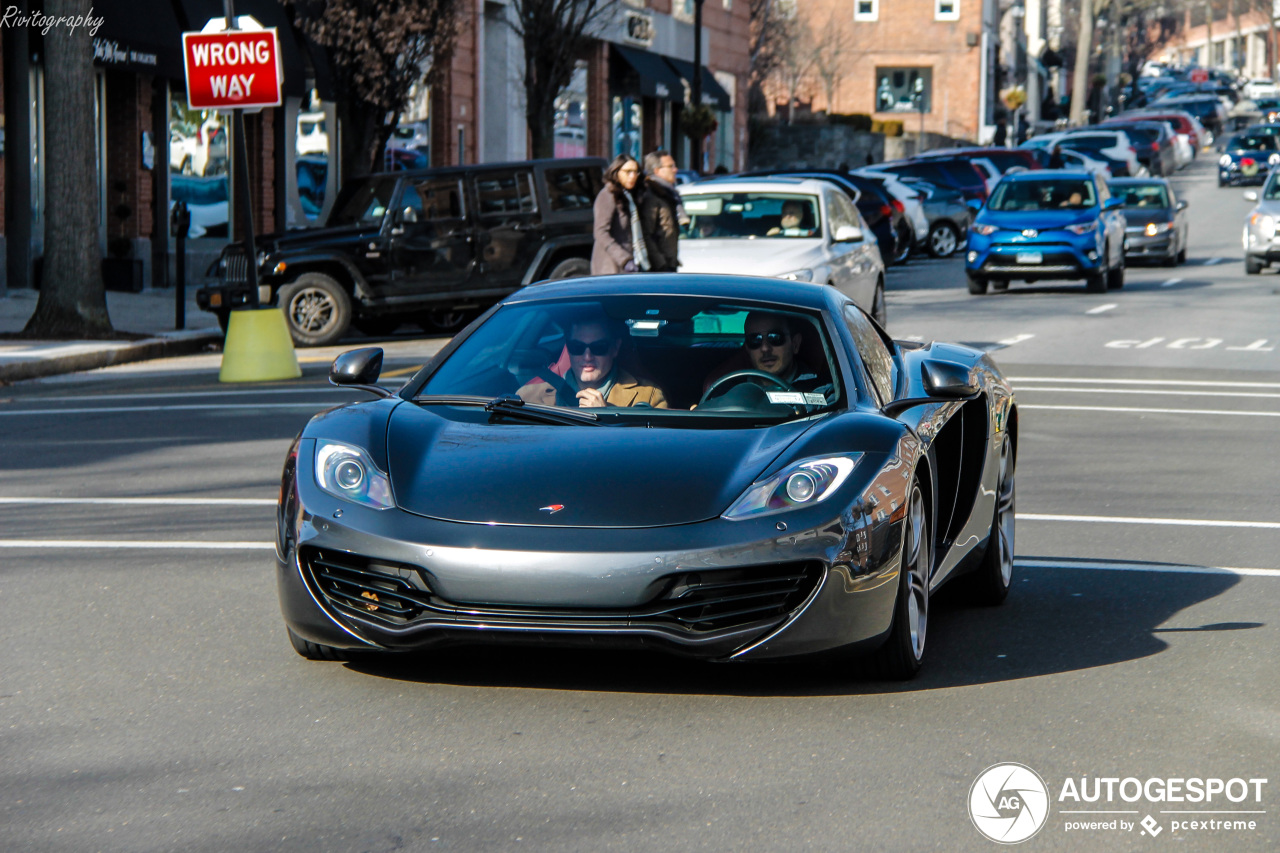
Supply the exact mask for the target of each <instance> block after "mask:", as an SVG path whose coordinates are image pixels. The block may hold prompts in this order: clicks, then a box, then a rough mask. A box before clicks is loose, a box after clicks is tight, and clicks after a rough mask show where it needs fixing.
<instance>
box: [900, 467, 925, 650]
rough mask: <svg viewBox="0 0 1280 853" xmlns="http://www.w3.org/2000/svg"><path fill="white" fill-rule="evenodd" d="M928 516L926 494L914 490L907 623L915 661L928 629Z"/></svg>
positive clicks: (907, 564) (909, 520) (907, 569)
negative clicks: (925, 501)
mask: <svg viewBox="0 0 1280 853" xmlns="http://www.w3.org/2000/svg"><path fill="white" fill-rule="evenodd" d="M927 523H928V522H927V519H926V516H925V511H924V495H923V494H921V492H920V489H919V487H916V488H914V489H912V491H911V504H910V507H909V509H908V514H907V542H906V561H905V572H906V574H905V576H904V577H903V582H905V583H907V584H908V585H909V588H908V590H907V625H908V628H909V631H910V635H911V651H912V654H913V655H914V656H915V659H916V660H920V659H921V658H922V657H924V641H925V630H926V629H927V628H928V625H929V566H930V563H931V560H930V558H929V540H928V533H927V531H926V530H925V525H926V524H927Z"/></svg>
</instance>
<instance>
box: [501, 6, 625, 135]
mask: <svg viewBox="0 0 1280 853" xmlns="http://www.w3.org/2000/svg"><path fill="white" fill-rule="evenodd" d="M615 12H616V4H615V3H614V2H613V0H511V3H510V5H509V6H508V14H509V18H508V23H509V24H510V26H511V28H512V29H513V30H514V31H515V33H516V35H518V36H520V41H521V43H522V44H523V46H524V74H523V82H524V90H525V100H524V103H525V107H524V117H525V124H526V125H527V127H528V128H529V141H530V144H531V145H532V147H533V156H534V157H551V156H554V154H555V118H556V97H557V96H558V95H559V94H560V92H561V90H562V89H564V87H565V86H567V85H569V81H570V80H571V79H572V78H573V70H574V68H575V67H576V65H577V63H578V60H579V59H582V58H583V57H584V55H585V54H586V51H587V47H588V45H589V44H590V43H591V42H592V41H593V40H594V38H595V37H596V36H597V35H598V32H599V30H600V28H601V27H603V26H604V25H605V24H608V23H609V22H610V21H611V20H612V19H613V16H614V14H615Z"/></svg>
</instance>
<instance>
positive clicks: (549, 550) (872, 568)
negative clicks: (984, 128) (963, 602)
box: [273, 196, 1019, 680]
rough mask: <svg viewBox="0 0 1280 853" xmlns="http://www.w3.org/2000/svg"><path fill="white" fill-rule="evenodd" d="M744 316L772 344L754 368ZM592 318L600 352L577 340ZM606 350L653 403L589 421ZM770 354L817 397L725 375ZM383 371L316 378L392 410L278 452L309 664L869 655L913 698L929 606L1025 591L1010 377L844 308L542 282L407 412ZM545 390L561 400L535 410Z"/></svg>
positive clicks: (291, 589)
mask: <svg viewBox="0 0 1280 853" xmlns="http://www.w3.org/2000/svg"><path fill="white" fill-rule="evenodd" d="M837 197H840V198H842V199H843V196H837ZM850 209H852V206H851V205H850ZM584 318H586V320H587V321H588V322H587V323H584V322H583V320H584ZM596 318H598V319H596ZM759 319H765V320H766V321H772V322H773V323H774V324H775V325H773V326H772V327H770V328H769V329H768V331H761V332H755V333H753V334H752V335H751V336H750V337H751V338H754V339H755V341H754V349H752V350H748V346H752V345H753V342H752V341H751V340H750V339H749V338H748V336H747V335H745V334H744V332H745V329H746V327H747V324H748V323H750V322H753V321H756V320H759ZM588 324H590V325H592V326H594V327H596V328H593V329H592V332H591V333H592V334H593V335H594V334H596V333H597V329H602V330H603V333H604V335H605V337H599V338H594V337H593V339H592V340H590V341H582V340H575V339H572V337H571V336H572V335H573V334H574V333H575V330H579V329H582V328H584V327H585V326H587V325H588ZM610 337H611V338H612V340H613V341H614V345H615V348H614V349H613V350H612V351H611V352H612V354H610V355H609V356H608V357H609V358H610V360H611V361H614V362H615V363H617V364H620V365H621V366H622V367H623V369H624V370H625V371H626V372H627V373H630V374H632V375H633V376H634V377H636V378H637V379H639V378H641V377H642V378H643V379H644V380H645V382H646V385H647V386H649V387H650V388H655V387H656V388H660V389H662V390H663V391H664V392H665V394H664V398H665V399H664V403H665V405H664V406H661V407H652V408H651V407H649V406H623V405H617V406H608V407H598V408H582V407H579V406H578V405H576V404H577V402H578V401H577V399H576V397H575V396H574V395H573V391H572V390H571V388H570V387H569V383H568V382H567V381H566V379H564V378H563V374H564V373H566V372H567V371H568V370H574V371H575V373H579V374H580V373H581V372H583V371H585V369H586V368H585V366H582V363H581V359H583V358H584V357H585V356H584V354H585V352H586V351H587V349H590V350H591V352H592V353H593V354H595V353H596V350H595V348H594V347H592V346H591V345H592V344H596V343H598V342H603V343H605V344H607V343H608V340H607V338H610ZM775 338H776V339H778V342H777V343H775V342H774V339H775ZM765 342H767V343H768V344H769V345H770V346H774V347H777V346H781V345H787V346H790V345H794V346H795V348H796V349H798V350H799V352H798V353H797V355H796V358H797V359H802V360H803V361H804V364H805V366H806V368H807V373H806V377H812V378H811V379H808V378H806V381H807V382H808V383H809V384H808V385H806V386H804V388H803V389H798V388H797V386H796V385H793V384H791V382H789V381H787V380H785V379H782V378H781V377H776V376H774V374H771V373H765V372H763V371H756V370H752V371H748V372H744V371H742V370H736V369H734V365H740V364H744V363H745V364H748V365H749V364H752V363H753V361H752V359H751V357H750V354H749V353H750V352H754V351H756V350H759V349H760V348H761V347H762V346H763V344H764V343H765ZM575 345H577V346H578V347H581V349H579V350H578V351H577V353H576V354H573V355H571V353H574V350H573V349H572V348H571V347H573V346H575ZM602 355H603V354H601V355H598V356H596V357H597V358H600V357H601V356H602ZM382 356H383V354H382V350H381V349H378V348H376V347H369V348H366V349H361V350H355V351H353V352H348V353H345V354H343V355H342V356H339V358H338V359H337V360H336V361H335V362H334V364H333V367H332V369H331V370H330V373H329V376H330V381H332V382H334V383H335V384H338V385H341V386H347V387H350V388H353V389H362V390H365V391H368V392H372V393H376V394H377V395H378V396H379V398H380V399H376V400H370V401H368V402H363V403H353V404H348V405H346V406H344V407H341V408H338V409H336V410H330V411H328V412H325V413H322V414H320V415H317V416H316V417H315V418H313V419H312V420H311V421H310V422H309V423H308V424H306V425H305V426H304V427H303V429H302V432H301V433H300V434H299V435H298V437H297V438H296V439H295V440H294V441H293V443H292V445H291V446H290V447H289V450H288V452H287V454H285V461H284V473H283V478H282V482H281V488H280V504H279V507H278V511H277V513H276V519H277V531H276V533H277V537H276V540H275V542H276V543H277V548H276V550H275V551H274V553H275V556H276V563H275V567H276V572H275V578H274V581H275V583H274V584H273V585H274V586H275V587H276V589H277V591H278V593H279V602H280V609H281V612H282V615H283V620H284V623H285V626H286V627H287V629H288V636H289V640H290V643H291V645H292V646H293V648H294V649H295V650H296V651H297V652H298V654H300V655H301V656H302V657H304V658H307V659H310V660H325V661H335V660H341V659H343V658H345V657H347V655H348V653H349V652H357V653H358V652H366V653H374V654H377V653H379V652H395V651H399V652H405V651H423V652H425V653H427V654H448V652H447V651H444V650H445V649H446V647H447V646H448V645H450V644H467V643H481V642H484V643H490V644H492V643H505V644H518V643H526V644H527V643H537V644H540V645H542V646H583V645H587V646H591V647H593V648H601V649H605V648H612V649H623V650H625V649H643V650H650V651H654V650H656V651H662V652H666V653H674V654H680V655H685V656H690V657H694V658H699V659H703V660H721V661H752V660H777V659H783V660H785V659H786V658H788V657H793V656H796V655H801V654H815V653H818V652H827V651H831V652H840V653H841V654H839V655H836V656H833V657H831V658H830V659H829V660H828V661H827V663H826V668H825V669H823V670H821V678H823V679H830V678H831V677H833V676H832V675H831V672H830V670H829V668H830V667H831V666H833V665H837V666H838V665H840V663H839V662H840V661H841V660H842V659H846V658H844V655H848V654H850V653H854V652H858V653H859V654H860V655H863V656H868V657H867V660H866V661H865V662H859V663H858V664H855V665H856V666H858V667H859V668H861V667H864V666H867V667H870V671H871V672H873V673H874V677H878V678H881V679H884V678H889V679H899V680H900V679H908V678H911V677H912V676H914V675H915V674H916V673H917V671H918V670H919V669H920V667H921V664H922V663H923V662H924V660H925V657H926V650H927V649H928V648H931V645H929V644H931V643H933V642H934V639H936V638H935V632H933V631H931V630H929V627H930V614H931V612H932V608H931V607H930V602H931V600H933V595H934V594H935V592H936V591H937V590H938V588H939V587H941V586H942V585H943V584H946V583H957V584H961V583H962V584H965V585H966V589H965V594H966V595H967V596H970V597H972V599H973V600H974V601H975V602H979V603H985V604H988V605H995V604H999V603H1001V602H1002V601H1004V600H1005V598H1006V596H1007V595H1008V592H1009V589H1010V587H1011V586H1012V584H1013V583H1014V582H1015V580H1016V578H1015V575H1016V572H1017V567H1016V565H1015V563H1014V551H1015V542H1014V506H1015V502H1016V493H1015V476H1014V472H1015V465H1016V453H1017V450H1018V444H1017V442H1018V435H1019V413H1018V408H1017V405H1016V401H1015V397H1014V392H1013V389H1012V387H1011V386H1010V384H1009V381H1008V380H1007V379H1006V378H1005V377H1004V375H1003V374H1002V373H1001V371H1000V369H999V367H998V366H997V365H996V364H995V363H994V362H993V361H992V359H991V357H990V356H989V355H987V354H986V353H984V352H982V351H981V350H977V349H973V348H970V347H966V346H960V345H952V344H947V345H942V344H932V343H929V344H921V343H912V342H896V341H893V340H891V339H890V338H889V337H888V335H886V334H885V333H884V331H883V330H882V329H881V328H879V327H877V325H876V324H875V323H874V322H873V321H872V320H871V319H869V318H868V317H867V316H866V315H865V314H864V313H863V312H862V311H861V310H860V309H859V307H858V306H857V305H855V304H854V303H852V302H850V301H849V300H848V299H847V298H846V297H845V296H844V295H843V294H841V293H840V292H838V291H836V290H835V289H834V288H829V287H826V288H824V287H813V286H807V285H799V284H797V283H795V282H784V281H777V280H769V279H762V278H754V277H744V276H710V275H706V276H704V275H689V274H683V275H643V276H636V275H627V276H610V277H608V278H590V279H583V280H580V281H574V282H556V283H551V284H545V285H540V286H538V287H531V288H527V289H525V290H523V291H521V292H520V293H518V294H514V295H512V296H510V297H508V298H507V299H506V300H504V302H503V303H502V304H501V305H500V306H499V307H497V308H496V309H495V310H493V311H492V312H491V313H489V314H488V315H486V316H485V317H484V318H483V319H482V320H480V321H479V322H478V323H476V324H475V325H473V326H471V327H470V328H469V329H468V330H467V331H466V332H464V333H463V334H462V335H459V336H458V337H457V338H455V339H454V341H453V342H451V343H450V344H449V346H448V347H446V348H445V349H444V350H443V352H441V353H440V354H439V355H438V356H437V357H435V358H432V359H431V360H430V361H429V362H428V365H427V366H426V367H424V368H423V369H422V370H421V371H419V372H418V373H417V374H416V375H415V376H414V377H413V378H411V379H410V380H409V382H408V383H407V384H406V385H405V386H404V387H403V388H402V389H401V390H399V391H398V392H395V393H393V392H391V391H387V390H385V389H383V388H381V387H379V386H378V385H376V384H375V383H376V382H377V380H378V378H379V373H380V370H381V365H382ZM574 361H579V365H578V366H575V365H574V363H573V362H574ZM561 364H564V366H563V367H561ZM726 371H727V372H726ZM813 382H817V383H820V384H819V385H818V386H817V388H816V389H814V388H812V387H811V386H812V383H813ZM536 385H541V386H545V387H547V388H548V389H549V390H553V391H554V394H555V399H556V402H555V404H554V405H547V404H542V403H531V402H527V400H526V398H525V396H524V395H523V394H521V392H522V391H526V393H527V390H526V389H528V388H530V387H531V386H536ZM562 400H563V402H562ZM695 404H696V406H697V408H694V409H690V406H692V405H695ZM784 529H785V534H783V533H780V532H779V531H783V530H784ZM976 615H977V614H974V616H975V617H976ZM977 621H984V620H977ZM949 627H950V628H951V630H949V631H948V632H947V633H948V634H953V635H954V634H956V633H958V632H959V629H958V627H957V626H955V625H952V626H949ZM937 633H938V635H939V636H941V634H942V632H937ZM952 639H955V640H957V641H962V640H963V638H961V637H954V636H953V637H952ZM846 665H848V664H846ZM851 671H852V670H851Z"/></svg>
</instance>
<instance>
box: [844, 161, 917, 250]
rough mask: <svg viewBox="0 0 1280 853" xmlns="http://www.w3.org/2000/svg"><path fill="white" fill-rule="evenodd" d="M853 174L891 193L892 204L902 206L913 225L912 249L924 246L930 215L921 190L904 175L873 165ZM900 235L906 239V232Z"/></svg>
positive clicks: (909, 222) (904, 214)
mask: <svg viewBox="0 0 1280 853" xmlns="http://www.w3.org/2000/svg"><path fill="white" fill-rule="evenodd" d="M853 174H855V175H858V176H859V177H862V178H867V179H869V180H872V181H875V182H876V183H878V184H879V185H880V186H881V187H882V188H883V189H884V190H885V192H886V193H888V194H889V196H890V198H891V201H890V204H892V205H893V206H894V208H895V209H896V208H897V207H898V205H901V206H902V213H903V217H904V219H905V220H906V221H907V223H908V224H909V225H910V227H911V250H912V251H914V250H915V249H916V248H919V247H922V246H924V244H925V241H926V240H928V239H929V217H928V216H926V215H925V212H924V204H923V202H924V197H923V196H922V195H921V193H920V191H919V190H918V189H916V188H914V187H912V186H911V185H910V184H908V183H907V182H906V181H905V180H904V179H903V176H902V175H894V174H891V173H889V172H877V171H876V170H875V167H873V166H868V167H866V168H863V169H858V170H856V171H855V172H854V173H853ZM899 236H900V237H901V238H902V239H904V240H905V239H906V235H905V234H902V235H899ZM899 251H901V246H899Z"/></svg>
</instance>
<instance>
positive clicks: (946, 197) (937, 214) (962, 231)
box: [903, 178, 974, 258]
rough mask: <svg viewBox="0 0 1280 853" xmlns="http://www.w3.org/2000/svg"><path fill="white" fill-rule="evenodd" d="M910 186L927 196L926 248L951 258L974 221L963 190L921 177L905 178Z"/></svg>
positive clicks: (932, 253) (931, 253)
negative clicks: (927, 226) (932, 182)
mask: <svg viewBox="0 0 1280 853" xmlns="http://www.w3.org/2000/svg"><path fill="white" fill-rule="evenodd" d="M903 180H904V181H906V182H907V185H908V186H911V187H913V188H915V189H916V190H918V191H919V192H920V193H921V194H922V195H923V196H924V203H923V205H922V206H923V207H924V214H925V218H926V219H927V220H928V223H929V230H928V234H927V236H926V237H925V239H924V246H925V249H926V250H928V252H929V254H930V255H933V257H935V258H948V257H951V255H953V254H955V252H956V250H957V249H959V248H960V246H961V245H963V244H964V241H965V240H966V239H968V236H969V225H970V223H971V222H972V221H973V216H974V212H973V208H971V207H970V206H969V205H968V204H966V203H965V200H964V194H963V193H961V192H960V191H959V190H953V189H951V188H950V187H940V186H938V185H937V184H931V183H929V182H928V181H924V180H921V179H920V178H903Z"/></svg>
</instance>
